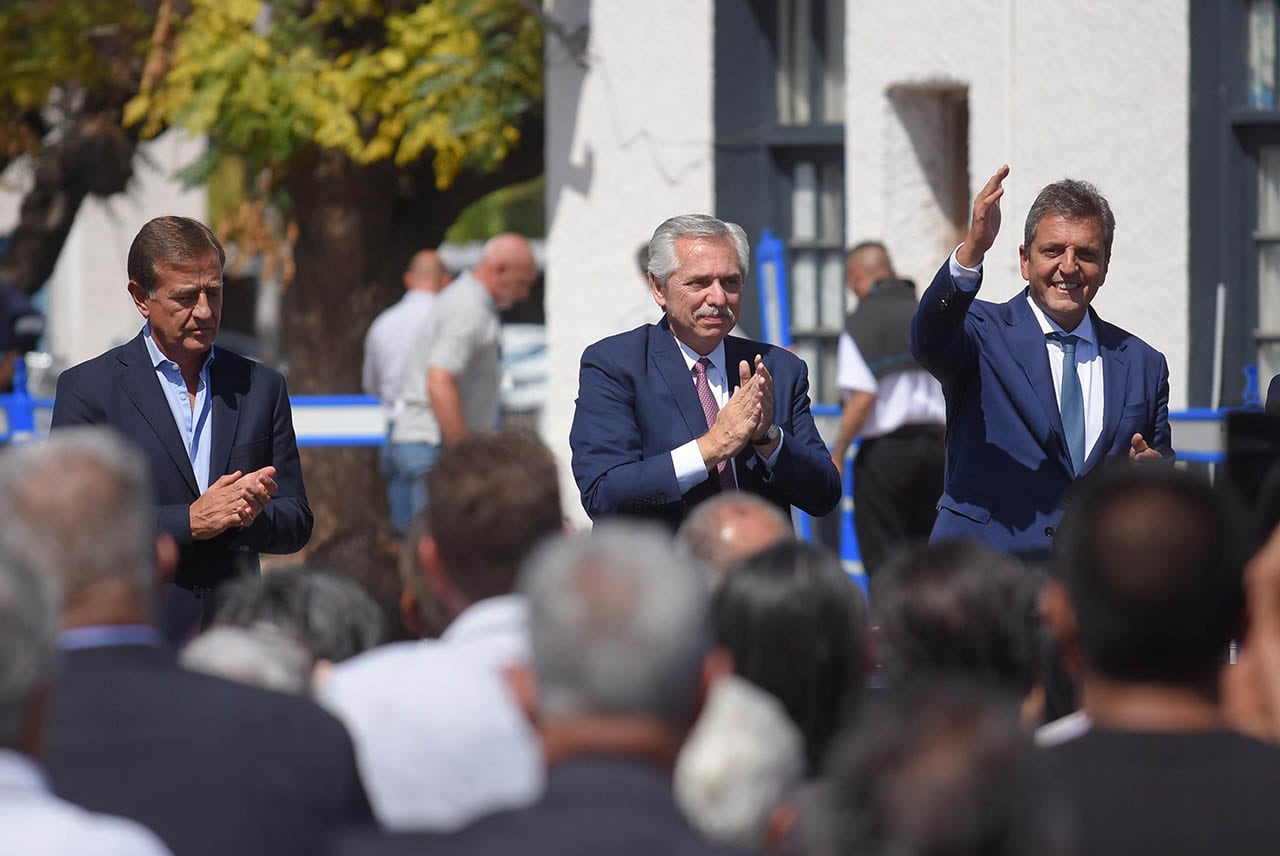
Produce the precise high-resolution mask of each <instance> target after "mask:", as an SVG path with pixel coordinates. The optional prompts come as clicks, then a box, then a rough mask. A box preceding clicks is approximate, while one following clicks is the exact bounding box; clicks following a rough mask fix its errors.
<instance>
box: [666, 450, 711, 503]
mask: <svg viewBox="0 0 1280 856" xmlns="http://www.w3.org/2000/svg"><path fill="white" fill-rule="evenodd" d="M671 465H672V466H673V467H674V468H675V471H676V486H677V487H678V488H680V493H681V494H682V495H683V494H686V493H688V492H689V490H690V489H691V488H693V487H694V486H695V485H699V484H701V483H702V482H704V481H706V479H707V475H708V473H707V462H706V461H704V460H703V459H702V451H701V450H700V449H699V448H698V441H697V440H690V441H689V442H688V443H685V444H684V445H683V446H677V447H676V448H674V449H672V450H671Z"/></svg>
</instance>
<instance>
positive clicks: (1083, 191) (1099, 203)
mask: <svg viewBox="0 0 1280 856" xmlns="http://www.w3.org/2000/svg"><path fill="white" fill-rule="evenodd" d="M1049 214H1059V215H1061V216H1063V217H1069V218H1071V219H1073V220H1082V219H1083V220H1097V221H1098V223H1099V224H1100V225H1101V226H1102V244H1103V249H1104V251H1105V255H1106V260H1107V261H1111V242H1112V240H1114V239H1115V236H1116V217H1115V215H1114V214H1112V213H1111V205H1110V204H1108V202H1107V199H1106V197H1105V196H1103V195H1102V194H1101V193H1099V192H1098V188H1096V187H1094V186H1093V185H1092V184H1090V183H1089V182H1087V181H1080V180H1078V179H1074V178H1064V179H1062V180H1061V181H1055V182H1054V183H1053V184H1050V185H1046V186H1045V188H1044V189H1043V190H1041V191H1040V193H1039V194H1038V195H1037V196H1036V200H1035V202H1032V203H1031V210H1029V211H1028V212H1027V222H1026V224H1025V225H1024V226H1023V227H1022V243H1023V245H1024V246H1025V247H1026V248H1027V252H1030V251H1031V242H1032V241H1034V240H1035V237H1036V229H1037V228H1039V226H1040V221H1041V220H1042V219H1044V217H1045V216H1046V215H1049Z"/></svg>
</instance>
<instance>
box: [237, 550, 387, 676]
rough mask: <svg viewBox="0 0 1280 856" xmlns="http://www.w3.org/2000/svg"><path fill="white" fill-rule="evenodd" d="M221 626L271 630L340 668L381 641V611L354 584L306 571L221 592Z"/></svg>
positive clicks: (243, 581) (248, 580)
mask: <svg viewBox="0 0 1280 856" xmlns="http://www.w3.org/2000/svg"><path fill="white" fill-rule="evenodd" d="M216 617H217V620H218V621H219V622H220V623H223V624H232V625H236V626H239V627H255V626H258V625H267V626H269V627H274V628H276V629H278V630H281V631H283V632H285V633H288V634H289V635H291V636H293V637H294V638H296V639H297V640H298V641H300V642H302V644H304V645H306V646H307V647H308V648H310V649H311V652H312V653H313V654H314V655H315V656H316V657H317V658H319V659H323V660H332V661H333V662H335V663H340V662H342V661H343V660H346V659H349V658H351V657H354V656H355V655H356V654H359V653H360V652H362V651H365V650H367V649H369V648H372V647H373V646H375V645H378V644H381V642H382V641H383V627H382V610H380V609H379V608H378V604H377V603H376V602H374V600H373V598H372V597H370V596H369V593H368V592H366V591H365V590H364V589H363V588H362V587H361V586H360V584H359V583H357V582H356V581H355V580H353V579H351V578H350V577H347V576H345V575H343V574H340V573H338V572H336V571H332V570H329V569H326V568H317V567H314V566H303V567H297V568H285V569H281V570H277V571H269V572H267V573H265V574H262V575H261V576H253V577H242V578H240V579H238V580H234V581H233V582H230V583H228V584H227V585H226V586H224V587H223V588H221V589H220V590H219V591H218V608H217V615H216Z"/></svg>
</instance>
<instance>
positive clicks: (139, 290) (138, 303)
mask: <svg viewBox="0 0 1280 856" xmlns="http://www.w3.org/2000/svg"><path fill="white" fill-rule="evenodd" d="M129 296H130V297H132V298H133V305H134V306H135V307H137V309H138V312H139V314H141V315H142V317H143V318H150V317H151V304H150V303H148V302H147V299H148V298H147V289H146V288H145V287H144V286H143V285H142V283H140V282H138V281H137V280H136V279H131V280H129Z"/></svg>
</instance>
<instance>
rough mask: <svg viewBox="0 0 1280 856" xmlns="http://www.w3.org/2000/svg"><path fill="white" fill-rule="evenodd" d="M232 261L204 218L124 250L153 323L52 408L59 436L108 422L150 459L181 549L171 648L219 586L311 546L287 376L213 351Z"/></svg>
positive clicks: (65, 382) (61, 389)
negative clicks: (266, 560)
mask: <svg viewBox="0 0 1280 856" xmlns="http://www.w3.org/2000/svg"><path fill="white" fill-rule="evenodd" d="M225 261H226V255H225V253H224V252H223V249H222V245H221V244H220V243H219V242H218V239H217V238H216V237H215V236H214V234H213V233H212V232H211V231H210V230H209V228H208V227H207V226H205V225H204V224H203V223H200V222H198V221H196V220H192V219H189V218H186V217H157V218H156V219H154V220H151V221H150V222H148V223H147V224H146V225H145V226H143V227H142V230H141V231H140V232H139V233H138V235H137V237H135V238H134V240H133V244H132V246H130V248H129V260H128V267H129V294H130V296H131V297H132V298H133V302H134V305H135V306H136V307H137V308H138V312H139V313H140V314H141V315H142V317H143V318H145V319H146V322H147V323H146V324H145V325H144V327H143V329H142V331H141V332H140V333H139V334H138V335H137V336H135V337H134V338H133V339H132V340H131V341H129V342H127V343H126V344H124V345H120V346H119V347H116V348H112V349H111V350H109V351H107V352H106V353H104V354H101V355H100V356H97V357H95V358H93V359H92V360H89V361H88V362H85V363H81V364H80V365H78V366H74V367H73V368H70V369H68V370H67V371H66V372H64V373H63V374H62V376H61V377H60V378H59V379H58V388H57V393H56V396H55V401H54V406H53V423H52V424H53V428H54V429H55V430H56V429H58V428H62V427H64V426H68V425H84V424H107V425H111V426H112V427H114V428H115V429H116V430H117V431H119V432H120V433H121V434H123V435H124V436H125V437H127V438H129V439H130V440H132V441H133V442H134V443H136V444H137V445H138V446H139V447H140V448H141V449H142V451H143V452H144V453H145V454H146V456H147V460H148V462H149V463H150V465H151V476H152V483H153V487H154V493H155V503H156V508H155V521H156V528H157V530H158V531H160V532H164V533H166V534H168V535H169V536H171V537H172V538H173V539H174V540H175V541H176V542H177V543H178V546H179V549H180V550H181V559H180V561H179V564H178V568H177V572H176V575H175V579H174V582H175V583H176V585H177V587H179V588H174V587H169V588H168V589H167V591H166V593H165V596H164V598H163V600H162V604H161V614H160V615H159V617H158V623H159V624H160V625H161V628H162V630H164V632H165V634H166V635H167V636H169V637H170V638H173V639H180V638H182V637H184V636H185V635H187V633H188V631H189V630H190V629H193V628H192V627H191V625H192V624H193V623H194V620H195V619H196V617H198V616H199V615H200V613H201V612H202V611H203V613H204V617H205V619H206V620H207V619H208V618H209V616H210V613H211V610H210V606H209V604H210V602H211V599H210V598H209V597H207V595H209V594H210V593H211V592H212V591H213V590H214V589H215V588H216V587H217V586H218V585H219V584H220V583H222V582H223V581H225V580H227V579H229V578H231V577H234V576H238V575H241V574H246V573H257V571H258V554H259V553H260V552H264V553H292V552H295V551H297V550H299V549H301V548H302V547H303V546H304V545H305V544H306V543H307V539H308V538H310V537H311V524H312V516H311V508H310V506H308V505H307V494H306V489H305V488H304V487H303V484H302V467H301V464H300V463H299V460H298V448H297V441H296V439H295V437H294V433H293V417H292V415H291V413H290V410H289V397H288V393H287V391H286V389H285V383H284V378H282V377H281V376H280V374H279V373H278V372H275V371H272V370H271V369H269V368H267V367H266V366H264V365H261V364H259V363H254V362H251V361H249V360H246V359H245V358H243V357H241V356H239V355H238V354H235V353H232V352H231V351H228V350H225V349H223V348H215V347H214V346H213V340H214V338H215V337H216V336H217V335H218V324H219V321H220V319H221V316H222V266H223V264H224V263H225ZM179 589H181V590H185V591H181V590H179ZM192 593H194V594H195V596H196V597H199V598H203V604H197V603H195V602H194V601H193V599H192ZM202 607H203V609H202Z"/></svg>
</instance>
